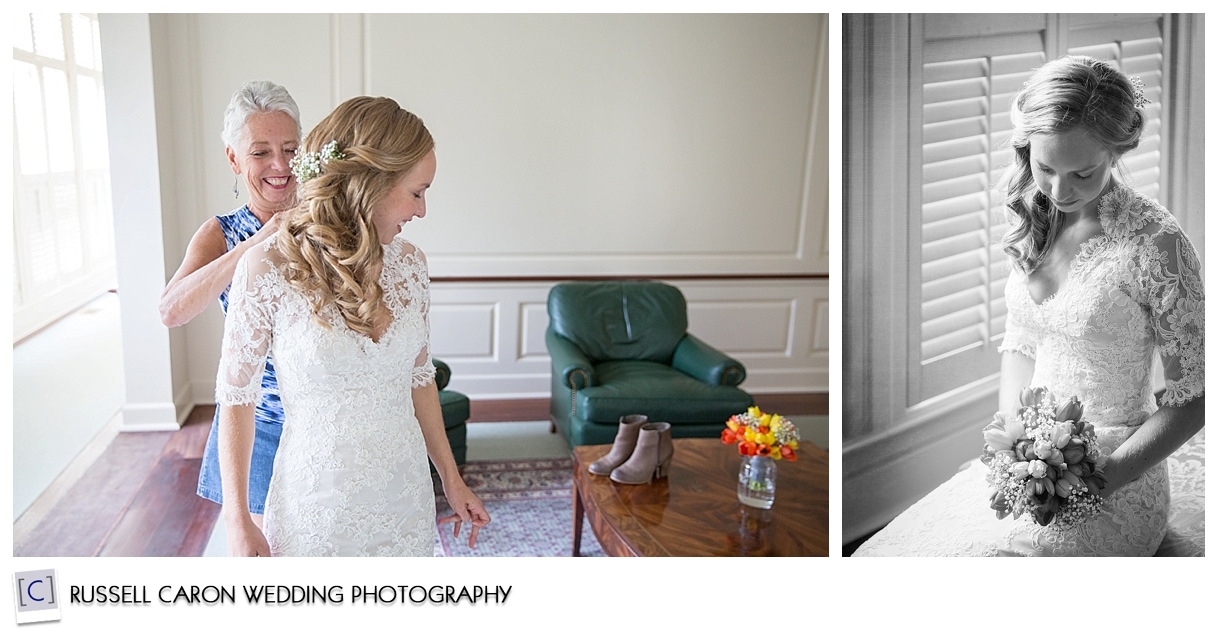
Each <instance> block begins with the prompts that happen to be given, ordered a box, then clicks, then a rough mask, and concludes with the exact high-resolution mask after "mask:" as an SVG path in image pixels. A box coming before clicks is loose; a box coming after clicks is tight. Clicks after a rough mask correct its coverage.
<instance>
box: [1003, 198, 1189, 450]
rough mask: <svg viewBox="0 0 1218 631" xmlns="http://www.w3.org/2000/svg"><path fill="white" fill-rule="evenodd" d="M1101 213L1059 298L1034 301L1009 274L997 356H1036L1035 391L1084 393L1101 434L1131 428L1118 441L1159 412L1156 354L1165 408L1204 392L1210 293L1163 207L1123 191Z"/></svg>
mask: <svg viewBox="0 0 1218 631" xmlns="http://www.w3.org/2000/svg"><path fill="white" fill-rule="evenodd" d="M1099 214H1100V224H1101V227H1102V228H1103V232H1102V233H1101V234H1099V235H1096V236H1095V237H1092V238H1091V239H1089V240H1087V241H1085V242H1084V243H1083V244H1082V246H1081V247H1080V248H1079V252H1078V254H1077V255H1076V256H1075V258H1074V260H1073V261H1071V263H1070V269H1069V272H1068V274H1067V277H1066V279H1065V281H1064V282H1063V283H1062V284H1061V285H1060V286H1059V287H1058V290H1057V292H1056V293H1055V294H1054V295H1052V296H1050V297H1048V298H1046V299H1045V300H1044V301H1043V302H1041V303H1040V304H1037V303H1036V302H1035V301H1034V300H1033V299H1032V296H1031V293H1030V292H1029V288H1028V283H1027V276H1025V275H1024V274H1021V273H1019V272H1013V273H1012V274H1011V277H1010V279H1009V280H1008V281H1007V290H1006V299H1007V310H1008V316H1007V329H1006V336H1005V339H1004V342H1003V344H1002V346H1001V347H1000V350H1002V351H1016V352H1020V353H1023V354H1025V355H1027V356H1028V357H1031V358H1033V359H1035V360H1036V372H1035V375H1034V377H1033V380H1032V381H1033V385H1044V386H1046V387H1049V388H1051V389H1052V390H1053V391H1054V392H1062V393H1066V394H1067V395H1069V394H1075V393H1077V394H1078V395H1079V396H1080V398H1082V399H1083V400H1084V403H1086V404H1087V410H1088V416H1089V417H1091V419H1093V420H1092V422H1093V423H1095V424H1096V426H1097V427H1098V428H1120V429H1123V430H1125V431H1120V432H1118V437H1117V438H1116V440H1117V441H1118V444H1119V442H1120V441H1123V440H1124V439H1125V438H1126V437H1127V434H1128V433H1130V431H1131V430H1132V429H1133V428H1136V426H1137V425H1139V424H1140V423H1141V421H1142V420H1144V419H1145V417H1146V416H1147V415H1149V414H1150V413H1152V412H1153V411H1154V409H1155V404H1154V397H1153V394H1154V393H1153V391H1152V384H1151V367H1152V360H1153V358H1154V354H1155V351H1156V349H1158V351H1159V354H1160V356H1161V359H1162V360H1163V366H1164V374H1165V377H1166V385H1167V393H1166V394H1165V396H1164V404H1165V405H1181V404H1183V403H1184V402H1187V401H1189V400H1191V399H1193V398H1195V397H1196V396H1198V395H1199V394H1200V393H1201V392H1202V391H1204V387H1205V386H1204V374H1205V371H1204V357H1203V349H1204V321H1203V320H1204V289H1203V287H1202V282H1201V276H1200V263H1199V261H1198V259H1197V253H1196V251H1195V250H1194V249H1193V247H1192V243H1191V242H1190V241H1189V240H1188V238H1187V237H1186V236H1185V235H1184V233H1183V232H1181V231H1180V228H1179V226H1178V224H1177V223H1176V221H1175V219H1174V218H1173V217H1172V216H1171V215H1170V214H1168V213H1167V211H1166V210H1165V209H1164V208H1163V207H1162V206H1159V205H1158V204H1155V203H1154V202H1153V201H1152V200H1150V199H1148V198H1146V197H1145V196H1143V195H1140V194H1138V193H1137V192H1135V191H1133V190H1132V189H1129V188H1127V187H1124V186H1119V185H1118V186H1117V187H1115V188H1114V189H1113V190H1112V191H1110V192H1109V193H1108V194H1107V195H1105V196H1104V197H1103V198H1102V199H1101V202H1100V207H1099ZM1097 421H1098V422H1097Z"/></svg>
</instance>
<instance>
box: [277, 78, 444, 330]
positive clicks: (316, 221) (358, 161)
mask: <svg viewBox="0 0 1218 631" xmlns="http://www.w3.org/2000/svg"><path fill="white" fill-rule="evenodd" d="M331 141H335V142H337V147H338V151H340V152H341V153H342V154H343V155H344V157H343V159H341V160H330V161H329V162H327V163H326V164H325V166H324V168H322V169H321V173H320V174H319V175H317V176H316V177H314V178H312V179H309V180H308V181H306V182H301V183H299V184H298V185H297V189H296V190H297V194H298V195H299V197H300V205H299V206H298V207H297V208H296V209H295V210H293V211H292V212H291V214H290V215H288V216H287V217H286V220H287V221H286V222H285V225H284V226H282V227H281V229H280V231H279V238H278V243H277V247H278V249H279V252H280V253H281V254H282V255H283V256H284V257H285V259H286V260H287V269H286V272H285V276H286V278H287V281H288V283H289V284H290V285H292V286H293V287H295V288H297V289H299V290H300V291H301V292H302V293H304V295H305V296H307V297H308V300H309V302H310V304H311V305H312V307H313V316H314V318H315V319H316V320H317V322H319V323H320V324H322V325H323V326H329V324H328V323H327V322H326V321H325V319H324V318H323V317H322V315H321V312H322V309H323V308H325V307H326V305H334V307H335V308H337V309H338V313H339V314H340V315H341V316H342V318H343V320H344V321H345V322H346V323H347V326H348V327H350V328H351V329H352V330H353V331H357V332H359V333H362V334H364V335H368V336H372V335H373V332H374V330H375V329H376V324H377V322H378V320H379V319H380V318H381V317H383V313H384V307H383V304H384V300H383V293H382V291H381V286H380V283H379V282H378V281H379V276H380V269H381V260H382V258H381V257H382V252H381V242H380V239H379V237H378V235H377V231H376V227H375V226H374V224H373V222H372V214H373V210H374V209H375V208H376V206H377V204H378V203H379V202H380V201H381V200H382V199H384V198H385V196H386V195H388V194H389V192H390V191H391V190H392V189H393V188H394V186H396V185H397V184H398V182H399V181H400V180H401V178H402V177H404V176H405V175H406V173H408V172H409V171H410V170H411V169H413V168H414V167H415V165H416V164H418V163H419V161H420V160H422V159H423V158H424V157H425V156H427V154H428V153H430V152H431V150H432V149H433V148H434V147H435V141H434V140H433V139H432V137H431V133H430V132H428V131H427V127H425V126H424V125H423V121H422V120H421V119H419V117H418V116H415V115H414V114H412V113H410V112H408V111H406V110H404V109H402V108H401V107H400V106H399V105H398V104H397V102H396V101H394V100H393V99H390V98H385V97H367V96H361V97H356V98H353V99H350V100H348V101H346V102H344V103H343V104H342V105H339V106H338V107H337V108H336V109H335V110H334V111H333V112H331V113H330V115H329V116H327V117H326V118H325V119H323V120H322V121H321V122H320V123H318V124H317V126H316V127H314V128H313V131H311V132H309V136H308V137H307V138H305V141H304V145H303V146H302V147H301V150H302V151H308V152H317V151H320V150H321V148H322V146H323V145H325V144H326V143H329V142H331Z"/></svg>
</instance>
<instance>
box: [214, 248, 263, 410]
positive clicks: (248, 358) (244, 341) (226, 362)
mask: <svg viewBox="0 0 1218 631" xmlns="http://www.w3.org/2000/svg"><path fill="white" fill-rule="evenodd" d="M262 252H263V250H262V249H255V250H251V251H250V252H248V253H247V254H246V256H243V257H241V260H240V261H238V262H237V270H236V272H235V273H234V274H233V284H232V285H231V288H230V289H229V293H228V300H229V303H228V315H227V316H226V317H225V318H224V341H223V343H222V345H221V351H220V367H219V369H218V370H217V371H216V403H217V404H219V405H251V404H256V403H258V401H259V400H260V399H261V398H262V372H263V370H264V369H265V366H266V358H267V355H268V354H269V353H270V350H271V338H272V330H271V312H272V309H271V299H272V295H271V294H272V292H271V289H270V287H271V285H270V283H269V282H268V281H269V280H270V279H269V274H268V273H267V272H268V271H269V267H268V266H267V264H266V261H265V259H262V258H255V259H254V262H253V263H252V264H251V262H250V259H251V256H256V255H257V254H261V253H262ZM251 268H253V270H251Z"/></svg>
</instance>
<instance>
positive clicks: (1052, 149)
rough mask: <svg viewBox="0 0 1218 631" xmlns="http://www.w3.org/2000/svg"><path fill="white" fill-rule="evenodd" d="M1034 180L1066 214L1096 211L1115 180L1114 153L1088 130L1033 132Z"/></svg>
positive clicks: (1031, 155)
mask: <svg viewBox="0 0 1218 631" xmlns="http://www.w3.org/2000/svg"><path fill="white" fill-rule="evenodd" d="M1028 148H1029V151H1030V159H1031V162H1032V165H1031V166H1032V179H1033V180H1035V182H1036V188H1038V189H1040V192H1042V193H1044V194H1045V195H1047V196H1048V197H1049V199H1050V200H1051V201H1052V202H1053V205H1055V206H1057V208H1058V210H1061V211H1062V212H1064V213H1074V212H1078V211H1087V212H1093V211H1094V210H1095V209H1096V208H1098V207H1099V199H1100V197H1101V196H1102V195H1103V194H1104V193H1105V192H1106V191H1107V190H1108V187H1109V184H1111V182H1112V163H1113V156H1112V153H1111V152H1110V151H1108V150H1107V149H1105V148H1104V146H1103V145H1101V144H1100V143H1098V142H1096V141H1095V139H1093V138H1092V137H1091V135H1090V134H1088V133H1087V132H1086V131H1085V130H1083V129H1081V128H1075V129H1072V130H1070V131H1068V132H1065V133H1062V134H1033V135H1032V136H1031V137H1030V138H1029V139H1028Z"/></svg>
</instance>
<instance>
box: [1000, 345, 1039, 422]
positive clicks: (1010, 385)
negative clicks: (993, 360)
mask: <svg viewBox="0 0 1218 631" xmlns="http://www.w3.org/2000/svg"><path fill="white" fill-rule="evenodd" d="M1035 369H1036V362H1035V361H1033V360H1032V358H1031V357H1028V356H1027V355H1024V354H1023V353H1020V352H1018V351H1006V352H1004V353H1003V354H1002V366H1001V368H1000V370H1001V372H999V373H998V375H999V376H998V409H999V411H1002V412H1007V413H1009V414H1015V412H1017V411H1019V407H1020V403H1019V393H1020V391H1022V390H1023V389H1024V388H1026V387H1028V386H1029V385H1030V384H1031V383H1032V373H1033V371H1034V370H1035Z"/></svg>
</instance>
